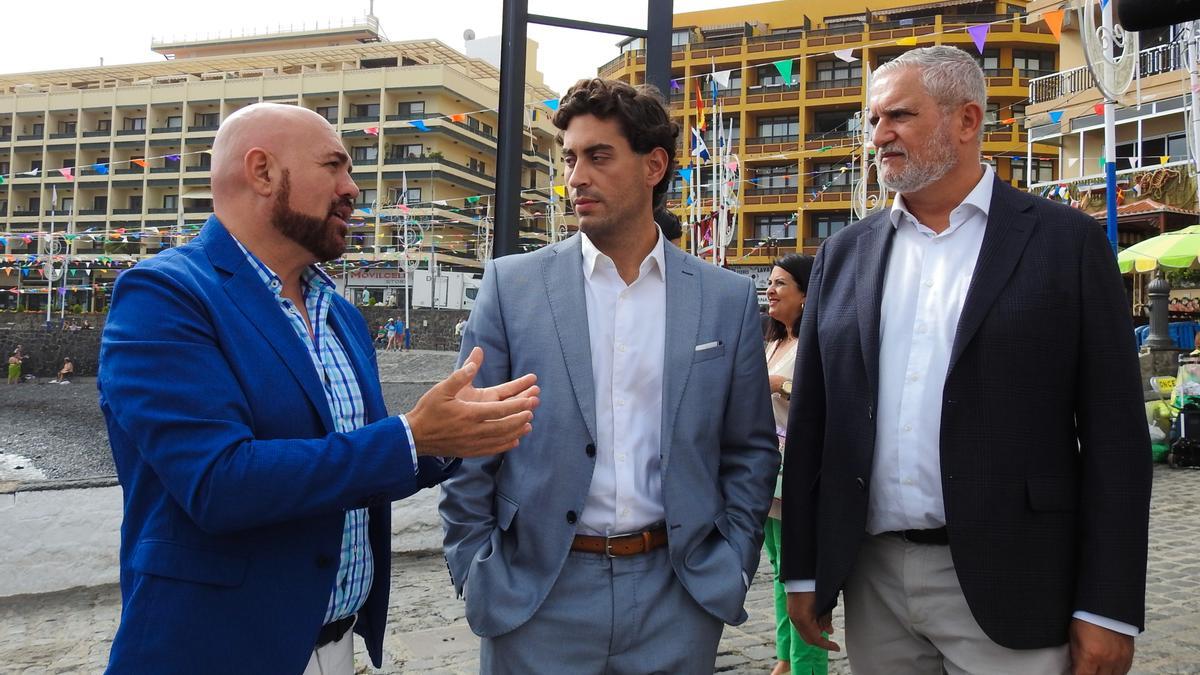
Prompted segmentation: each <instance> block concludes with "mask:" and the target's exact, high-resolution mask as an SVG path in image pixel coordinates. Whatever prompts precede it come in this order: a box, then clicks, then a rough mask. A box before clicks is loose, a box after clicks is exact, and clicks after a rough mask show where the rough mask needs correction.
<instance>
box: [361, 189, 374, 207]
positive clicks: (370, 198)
mask: <svg viewBox="0 0 1200 675" xmlns="http://www.w3.org/2000/svg"><path fill="white" fill-rule="evenodd" d="M378 199H379V193H378V192H376V191H375V190H362V191H361V192H359V193H358V205H359V206H366V207H368V208H369V207H372V206H374V205H375V202H376V201H377V200H378Z"/></svg>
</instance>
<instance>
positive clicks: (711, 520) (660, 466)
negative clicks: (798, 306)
mask: <svg viewBox="0 0 1200 675" xmlns="http://www.w3.org/2000/svg"><path fill="white" fill-rule="evenodd" d="M554 123H555V125H556V126H557V127H558V128H559V129H561V130H562V133H561V134H560V137H559V140H560V142H561V144H562V147H563V156H564V161H565V164H566V180H567V185H568V187H569V190H570V195H571V199H572V201H573V204H574V207H575V213H576V215H577V216H578V218H579V227H580V230H581V233H580V234H578V235H576V236H573V237H571V238H569V239H567V240H565V241H562V242H559V243H557V244H554V245H552V246H548V247H545V248H543V249H541V250H538V251H536V252H534V253H530V254H525V255H516V256H511V257H506V258H502V259H499V260H496V261H493V262H492V263H490V264H489V265H488V269H487V271H486V273H485V275H484V280H483V284H482V287H481V289H480V293H479V296H478V299H477V300H476V304H475V307H474V309H473V311H472V313H471V318H470V320H469V322H468V324H467V328H466V331H465V334H464V337H463V346H462V349H463V354H466V353H468V352H469V351H470V350H471V349H472V348H474V347H476V346H482V347H483V348H484V349H485V350H486V351H487V354H488V360H487V362H486V363H485V364H483V366H482V367H481V369H480V371H479V375H478V376H477V377H476V384H477V385H480V386H486V385H488V384H491V383H499V382H504V381H505V380H507V379H509V377H510V373H514V372H532V373H536V374H537V376H538V381H539V384H540V385H541V387H542V391H543V396H542V403H541V408H540V409H539V412H538V419H539V420H542V421H541V422H540V423H539V424H538V425H537V426H536V428H535V429H534V430H533V432H531V433H530V435H529V436H527V437H526V438H524V439H522V441H521V444H520V447H518V448H517V449H515V450H513V451H511V452H509V453H506V454H505V455H504V456H503V457H500V456H497V457H494V458H481V459H477V460H476V459H471V460H467V461H465V462H464V464H463V466H462V468H461V470H460V471H459V472H458V473H457V474H456V475H455V476H454V477H452V478H451V479H450V480H448V481H447V482H446V483H444V484H443V493H442V500H441V506H440V508H441V513H442V517H443V522H444V529H445V548H446V559H447V562H448V564H449V567H450V572H451V576H452V578H453V583H454V586H455V589H456V590H457V591H458V592H459V593H460V594H461V595H463V596H464V597H465V599H466V614H467V620H468V621H469V622H470V624H471V628H472V629H473V630H474V631H475V632H476V633H477V634H478V635H480V636H482V637H483V641H482V645H481V652H480V661H481V669H482V671H483V672H484V673H521V674H528V673H638V674H644V673H701V672H706V671H711V670H712V669H713V665H714V661H715V658H716V650H717V644H718V642H719V640H720V636H721V631H722V629H723V624H725V623H729V624H738V623H741V622H742V621H744V620H745V619H746V612H745V610H744V609H743V603H744V600H745V595H746V589H747V587H748V586H749V583H750V579H751V578H752V577H753V575H754V571H755V569H756V568H757V566H758V560H759V550H760V547H761V546H762V539H763V522H764V519H765V518H766V515H767V510H768V508H769V506H770V501H771V496H772V494H773V490H774V482H775V475H776V471H777V470H778V467H779V451H778V448H777V445H776V440H775V428H774V424H773V422H772V416H771V405H770V398H769V391H768V382H767V371H766V363H765V360H764V359H763V355H762V349H763V347H762V344H763V343H762V334H761V330H760V328H759V318H758V305H757V301H756V298H755V290H754V286H753V284H752V282H751V281H750V280H749V279H748V278H745V277H742V276H739V275H737V274H734V273H732V272H729V271H726V270H722V269H719V268H717V267H715V266H713V265H709V264H706V263H704V262H703V261H701V260H699V259H696V258H694V257H691V256H689V255H686V254H684V253H683V252H682V251H680V250H679V249H678V248H676V247H675V246H673V245H671V244H669V243H667V242H666V241H665V240H664V239H663V238H662V237H661V236H660V234H659V229H658V227H657V226H656V225H655V222H654V218H653V215H652V212H653V204H654V202H655V201H657V200H658V199H659V198H660V197H661V195H662V194H663V193H664V192H665V191H666V188H667V185H668V183H669V182H670V177H671V174H672V173H673V171H672V165H673V161H674V160H673V158H674V153H675V146H676V142H677V136H678V126H677V125H675V124H674V123H672V122H671V121H670V119H669V117H668V116H667V113H666V111H665V110H664V108H663V105H662V102H661V100H660V98H659V97H658V94H657V92H655V91H653V90H649V89H644V88H638V89H634V88H633V87H631V86H629V85H627V84H624V83H621V82H615V81H605V80H581V81H580V82H579V83H577V84H576V85H575V86H574V87H572V88H571V89H570V90H569V91H568V92H567V94H566V96H564V98H563V101H562V103H561V105H560V107H559V110H558V113H557V115H556V116H555V118H554Z"/></svg>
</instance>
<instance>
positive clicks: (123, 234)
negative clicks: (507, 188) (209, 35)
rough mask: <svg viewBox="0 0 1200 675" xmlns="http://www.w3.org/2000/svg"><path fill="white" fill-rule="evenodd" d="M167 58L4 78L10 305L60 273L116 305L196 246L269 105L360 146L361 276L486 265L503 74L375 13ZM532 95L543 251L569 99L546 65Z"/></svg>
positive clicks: (531, 178) (37, 296)
mask: <svg viewBox="0 0 1200 675" xmlns="http://www.w3.org/2000/svg"><path fill="white" fill-rule="evenodd" d="M152 49H153V50H154V51H155V52H157V53H158V54H161V55H162V56H163V57H165V58H163V59H162V60H159V61H155V62H151V63H139V64H132V65H112V66H102V67H87V68H75V69H67V70H56V71H46V72H33V73H14V74H0V177H3V184H0V308H6V309H7V308H16V307H17V305H18V303H19V305H20V307H21V308H23V309H35V308H38V307H45V302H46V299H47V297H49V296H48V294H47V292H48V288H49V287H50V285H51V284H50V283H48V280H47V278H46V277H47V272H49V274H48V276H51V277H53V276H60V277H61V279H60V280H59V281H57V282H55V283H54V284H53V286H54V287H55V288H54V290H55V292H56V293H61V291H59V290H58V289H59V288H60V287H61V288H66V289H68V290H67V297H66V302H67V304H68V305H83V306H84V307H92V306H97V307H99V306H103V304H104V298H105V295H106V293H105V291H107V289H108V288H109V287H110V286H111V283H112V280H113V279H114V278H115V275H116V274H117V273H119V271H120V270H121V269H124V268H125V267H128V266H130V265H132V264H133V263H135V262H136V261H137V260H139V259H141V258H145V257H147V256H151V255H154V254H155V253H157V252H159V251H162V250H165V249H167V248H169V247H172V246H177V245H179V244H181V243H184V242H186V241H187V240H188V239H190V238H191V237H192V236H194V235H195V233H196V232H197V231H198V229H199V226H200V225H201V224H202V223H203V222H204V220H205V219H206V218H207V216H208V215H209V213H211V210H212V193H211V189H210V185H209V165H210V159H211V153H210V152H209V151H210V150H211V148H212V143H213V138H214V136H215V134H216V131H217V129H218V127H219V126H220V124H221V120H223V119H226V118H227V117H229V115H231V114H232V113H234V112H235V111H237V110H238V109H240V108H242V107H244V106H246V105H249V104H252V103H256V102H259V101H275V102H280V103H288V104H294V105H301V106H304V107H307V108H310V109H312V110H315V111H316V112H318V113H319V114H321V115H322V116H324V117H325V118H326V119H328V120H329V122H330V123H331V124H332V125H333V126H334V127H335V128H336V129H337V131H338V132H339V133H340V134H341V136H342V137H343V139H344V141H345V145H346V147H347V149H348V150H349V152H350V154H351V156H352V158H353V162H354V169H353V177H354V180H355V181H356V183H357V184H358V186H359V188H360V189H361V190H362V194H361V195H360V197H359V200H358V202H359V203H358V204H357V207H358V208H357V209H356V211H355V214H356V216H357V218H358V220H359V222H358V223H357V224H356V226H355V227H354V228H352V231H351V232H352V241H351V248H350V250H349V252H348V253H347V254H346V256H345V262H344V266H349V267H351V268H353V266H359V267H364V266H367V267H371V268H372V269H386V268H391V269H393V270H395V269H396V267H397V266H398V265H399V264H400V263H401V261H402V260H404V259H407V260H408V261H410V262H411V263H413V264H417V265H421V266H422V267H424V266H427V265H428V264H429V258H430V257H434V258H435V260H436V263H435V264H436V265H437V266H440V267H441V268H443V269H445V268H449V269H460V270H464V271H478V270H480V269H481V268H482V261H483V260H485V259H486V258H487V257H488V255H489V246H490V236H491V225H490V222H489V221H488V216H489V213H490V211H489V205H490V202H491V199H492V195H494V193H495V176H496V162H495V155H496V128H497V126H498V125H497V118H498V114H497V112H496V105H497V101H498V90H499V70H498V68H497V67H495V66H493V65H491V64H489V63H488V62H486V61H484V60H481V59H476V58H470V57H468V56H465V55H464V54H462V53H460V52H458V51H456V50H454V49H451V48H450V47H448V46H446V45H445V44H443V43H441V42H438V41H436V40H412V41H402V42H389V41H387V40H386V38H385V37H384V36H383V33H382V31H381V30H380V27H379V24H378V21H377V20H376V19H375V18H374V17H372V16H368V17H366V18H364V19H357V20H353V21H349V22H346V23H345V24H344V25H340V26H331V27H326V28H311V27H309V28H304V29H300V30H283V31H279V32H274V33H267V34H250V35H241V36H236V37H230V36H225V37H218V38H213V39H201V40H185V41H158V40H156V41H154V42H153V44H152ZM530 50H531V52H534V53H535V52H536V44H535V43H532V42H531V43H530ZM528 61H529V63H530V64H536V62H537V61H536V58H529V60H528ZM526 82H527V83H528V85H527V89H526V93H527V100H528V101H529V105H528V106H527V120H528V121H527V124H526V125H525V139H524V142H525V145H524V148H525V152H524V156H523V162H522V169H521V171H522V181H521V184H522V187H523V188H524V189H525V190H524V192H523V195H522V201H523V207H522V208H523V210H522V223H521V236H522V240H523V241H524V242H525V243H526V244H527V245H530V246H533V245H538V244H540V243H544V242H545V241H547V240H549V239H552V238H554V237H556V236H558V230H557V229H556V228H555V227H554V226H553V224H552V223H550V222H549V221H548V219H547V215H546V212H547V206H548V202H549V201H550V198H551V195H552V194H553V192H552V188H551V166H552V162H555V163H556V162H557V161H558V160H557V157H558V153H557V151H556V150H555V143H554V133H553V132H554V129H553V127H552V126H551V125H550V124H549V122H548V120H547V117H546V113H548V110H547V109H546V107H545V106H544V105H542V104H541V102H542V101H544V100H546V99H550V98H557V95H556V94H555V93H554V92H553V91H551V90H549V89H547V88H546V87H545V86H544V85H543V84H542V77H541V75H540V73H538V72H537V71H536V70H533V66H532V65H531V66H530V71H529V72H528V73H527V75H526ZM534 111H537V113H536V114H535V113H534ZM405 188H407V190H405ZM406 223H407V231H408V232H409V234H408V238H407V239H406V238H405V232H406V227H405V224H406ZM406 244H407V246H406ZM48 265H49V267H48ZM50 267H53V268H55V269H54V270H51V269H50ZM63 267H65V268H66V269H65V271H59V270H61V268H63ZM393 276H394V275H393ZM16 291H20V292H19V293H18V292H16ZM59 302H60V300H59V299H56V300H55V303H56V306H57V305H58V303H59Z"/></svg>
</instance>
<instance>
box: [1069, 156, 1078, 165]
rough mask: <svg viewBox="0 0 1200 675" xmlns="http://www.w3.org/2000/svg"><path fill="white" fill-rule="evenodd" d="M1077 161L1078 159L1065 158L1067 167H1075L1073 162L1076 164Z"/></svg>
mask: <svg viewBox="0 0 1200 675" xmlns="http://www.w3.org/2000/svg"><path fill="white" fill-rule="evenodd" d="M1078 161H1079V158H1078V157H1068V158H1067V166H1075V162H1078Z"/></svg>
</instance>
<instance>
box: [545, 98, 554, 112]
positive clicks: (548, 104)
mask: <svg viewBox="0 0 1200 675" xmlns="http://www.w3.org/2000/svg"><path fill="white" fill-rule="evenodd" d="M542 104H543V105H545V106H546V107H547V108H549V109H551V110H558V99H556V98H548V99H546V100H545V101H542Z"/></svg>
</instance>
